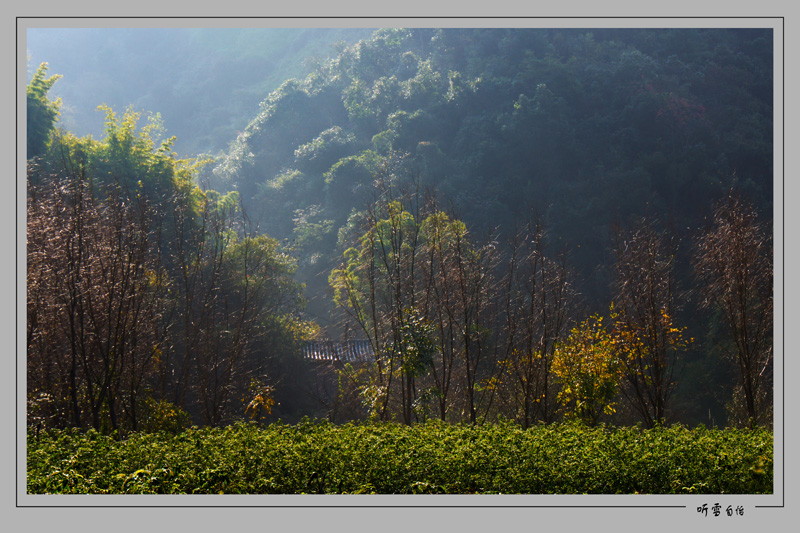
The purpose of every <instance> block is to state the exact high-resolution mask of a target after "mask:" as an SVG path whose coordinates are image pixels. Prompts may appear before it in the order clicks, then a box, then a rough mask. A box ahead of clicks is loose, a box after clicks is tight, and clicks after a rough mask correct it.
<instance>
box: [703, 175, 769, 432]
mask: <svg viewBox="0 0 800 533" xmlns="http://www.w3.org/2000/svg"><path fill="white" fill-rule="evenodd" d="M694 266H695V272H696V274H697V277H698V278H699V279H700V281H701V283H702V285H701V294H702V296H703V298H702V300H701V304H702V306H703V307H705V308H709V309H713V310H715V311H716V312H717V313H719V315H720V316H721V318H722V321H723V323H724V324H725V326H726V327H727V330H728V334H729V340H730V342H729V344H728V349H727V351H726V353H727V357H728V359H729V361H730V362H731V363H733V364H734V365H735V367H736V370H737V371H738V372H737V373H738V378H739V383H738V387H737V391H736V395H737V396H740V397H741V404H742V407H743V408H742V409H740V416H742V418H744V420H745V421H746V423H747V424H748V425H749V426H751V427H752V426H755V425H760V424H764V423H770V422H771V415H772V402H771V398H772V391H771V385H772V361H773V335H772V333H773V329H772V326H773V314H772V313H773V271H772V246H771V240H770V237H769V235H768V234H767V232H766V231H765V227H764V225H763V224H762V223H760V222H759V221H758V214H757V212H756V210H755V208H754V207H753V206H752V204H750V203H749V202H748V201H747V200H746V199H745V198H743V197H742V196H741V195H739V194H738V193H736V192H734V191H731V192H730V193H729V194H728V196H727V197H726V198H725V199H724V200H723V201H722V202H720V203H719V204H718V205H717V206H716V208H715V210H714V217H713V222H712V225H711V227H710V228H709V229H708V230H706V231H705V232H704V233H702V234H701V235H700V236H699V237H698V239H697V242H696V248H695V257H694Z"/></svg>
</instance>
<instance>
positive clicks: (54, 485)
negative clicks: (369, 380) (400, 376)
mask: <svg viewBox="0 0 800 533" xmlns="http://www.w3.org/2000/svg"><path fill="white" fill-rule="evenodd" d="M772 450H773V448H772V434H771V433H769V432H767V431H765V430H762V429H756V430H739V429H726V430H717V429H705V428H702V427H699V428H696V429H692V430H690V429H687V428H685V427H682V426H674V427H670V428H663V427H657V428H655V429H651V430H642V429H640V428H638V427H626V428H609V427H603V426H599V427H594V428H588V427H586V426H583V425H579V424H563V425H542V426H537V427H533V428H530V429H527V430H523V429H522V428H521V427H519V426H517V425H515V424H512V423H509V422H502V423H498V424H487V425H483V426H477V427H475V426H467V425H447V424H444V423H441V422H428V423H425V424H420V425H416V426H411V427H408V426H401V425H397V424H347V425H343V426H335V425H333V424H330V423H327V422H317V421H310V420H304V421H303V422H301V423H299V424H297V425H292V426H290V425H286V424H273V425H271V426H269V427H267V428H263V429H262V428H259V427H258V426H256V425H255V424H244V423H240V424H237V425H233V426H228V427H225V428H203V429H198V428H191V429H187V430H185V431H183V432H181V433H178V434H171V433H168V432H159V433H136V434H132V435H130V436H129V437H128V438H126V439H124V440H114V438H113V437H109V436H104V435H101V434H99V433H98V432H96V431H91V430H90V431H89V432H86V433H81V432H79V431H76V430H63V431H49V432H46V433H41V434H39V435H38V436H36V435H33V434H32V435H29V436H28V492H29V493H37V494H38V493H127V494H131V493H151V494H159V493H183V494H193V493H194V494H201V493H202V494H214V493H226V494H242V493H260V494H265V493H272V494H276V493H277V494H281V493H284V494H288V493H292V494H296V493H325V494H330V493H339V494H360V493H379V494H423V493H424V494H431V493H448V494H467V493H504V494H514V493H525V494H542V493H546V494H575V493H602V494H631V493H650V494H664V493H669V494H674V493H684V494H686V493H709V494H731V493H733V494H754V493H771V492H772V472H773V455H772V454H773V451H772Z"/></svg>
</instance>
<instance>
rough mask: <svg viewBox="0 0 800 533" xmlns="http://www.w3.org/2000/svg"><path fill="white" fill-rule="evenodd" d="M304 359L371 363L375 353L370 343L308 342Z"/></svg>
mask: <svg viewBox="0 0 800 533" xmlns="http://www.w3.org/2000/svg"><path fill="white" fill-rule="evenodd" d="M303 358H304V359H309V360H312V361H331V362H336V363H370V362H372V361H374V360H375V352H374V350H373V349H372V345H371V344H370V342H369V341H365V340H348V341H308V342H306V344H305V346H303Z"/></svg>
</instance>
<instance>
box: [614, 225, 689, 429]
mask: <svg viewBox="0 0 800 533" xmlns="http://www.w3.org/2000/svg"><path fill="white" fill-rule="evenodd" d="M615 239H616V242H615V250H614V251H615V255H616V275H617V278H616V286H615V300H614V306H613V309H612V319H613V320H614V325H615V335H616V337H617V346H618V347H619V349H620V350H621V357H620V359H621V361H622V363H623V369H624V371H623V374H624V377H625V381H626V384H627V386H626V387H623V389H622V390H623V393H624V395H625V396H626V398H627V399H628V400H629V402H630V403H631V404H632V406H633V407H634V408H635V409H636V410H637V411H638V412H639V414H640V415H641V416H642V419H643V421H644V423H645V425H646V426H647V427H653V426H654V425H656V424H657V423H664V421H665V420H666V418H667V414H668V406H669V400H670V397H671V396H672V393H673V391H674V390H675V386H676V382H675V370H676V361H677V358H678V353H679V352H680V351H681V349H683V348H684V347H685V340H684V339H683V337H682V335H681V330H680V329H679V328H677V327H675V322H674V321H675V312H676V306H675V297H676V289H675V277H674V272H673V271H674V263H675V254H676V249H677V246H676V241H675V240H674V238H673V237H671V235H670V234H669V233H667V232H660V231H658V230H657V229H656V228H655V225H654V223H653V222H652V221H650V220H647V219H642V220H641V221H640V222H639V224H638V225H637V226H636V227H635V228H634V229H633V231H631V232H625V231H623V230H622V229H617V231H616V235H615Z"/></svg>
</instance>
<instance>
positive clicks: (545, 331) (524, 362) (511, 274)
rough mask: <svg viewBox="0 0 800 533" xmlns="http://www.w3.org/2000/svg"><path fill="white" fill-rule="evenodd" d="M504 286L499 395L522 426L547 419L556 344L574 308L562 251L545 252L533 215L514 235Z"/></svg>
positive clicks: (553, 407) (554, 404)
mask: <svg viewBox="0 0 800 533" xmlns="http://www.w3.org/2000/svg"><path fill="white" fill-rule="evenodd" d="M503 285H504V287H505V289H504V290H505V295H504V300H505V312H504V315H505V335H506V339H507V344H506V348H505V350H504V352H505V357H504V359H503V360H502V361H501V364H502V366H503V367H504V373H505V386H504V392H503V396H504V398H503V401H504V403H505V404H506V407H505V408H506V410H508V411H509V412H510V413H511V414H512V416H515V417H516V418H517V419H518V420H520V422H521V423H522V425H523V426H524V427H528V426H530V425H531V424H532V423H533V422H534V421H535V420H542V421H545V422H552V421H553V420H554V418H555V416H556V412H557V410H558V395H557V393H558V391H557V385H556V383H555V380H553V379H552V363H553V357H554V353H555V347H556V345H557V343H558V341H559V339H561V338H562V337H563V336H564V335H565V334H567V333H568V329H569V324H570V321H571V320H572V314H573V312H574V309H573V307H574V301H575V290H574V287H573V283H572V281H571V274H570V270H569V269H568V267H567V261H566V254H565V253H562V254H560V255H559V256H558V258H557V259H551V258H549V257H548V256H547V255H546V232H545V228H544V224H543V223H542V221H541V220H540V219H538V218H535V219H534V220H532V221H531V222H529V223H528V224H527V225H526V226H525V227H524V228H523V230H522V231H520V232H518V233H517V234H515V235H514V238H513V240H512V241H511V252H510V257H509V259H508V271H507V274H506V279H505V282H504V284H503Z"/></svg>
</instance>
